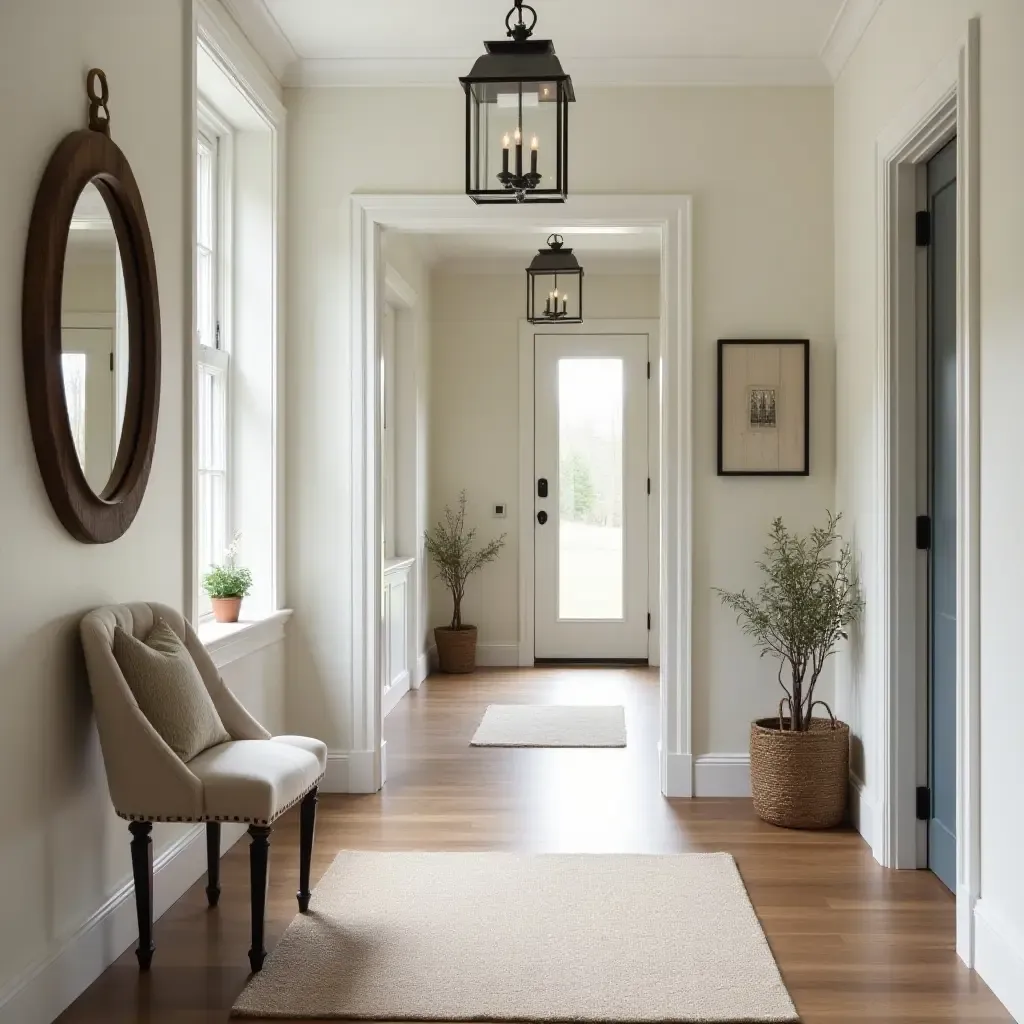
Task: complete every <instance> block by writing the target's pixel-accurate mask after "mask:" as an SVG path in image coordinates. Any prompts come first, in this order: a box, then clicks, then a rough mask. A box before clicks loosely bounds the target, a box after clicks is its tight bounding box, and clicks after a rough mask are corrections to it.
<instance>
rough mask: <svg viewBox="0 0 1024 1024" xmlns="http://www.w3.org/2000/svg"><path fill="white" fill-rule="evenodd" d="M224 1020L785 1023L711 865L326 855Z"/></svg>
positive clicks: (788, 1011) (731, 892)
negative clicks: (300, 909) (301, 903)
mask: <svg viewBox="0 0 1024 1024" xmlns="http://www.w3.org/2000/svg"><path fill="white" fill-rule="evenodd" d="M233 1012H234V1014H235V1015H237V1016H243V1017H261V1018H275V1017H285V1018H299V1019H348V1020H385V1021H551V1022H553V1021H559V1022H567V1021H580V1022H610V1021H621V1022H646V1021H657V1022H667V1021H673V1022H689V1021H694V1022H697V1021H711V1022H722V1024H724V1022H729V1024H737V1022H761V1021H797V1020H799V1017H798V1016H797V1014H796V1011H795V1010H794V1008H793V1003H792V1001H791V1000H790V998H789V994H788V993H787V992H786V988H785V986H784V985H783V983H782V978H781V977H780V975H779V971H778V968H777V967H776V965H775V961H774V959H773V958H772V954H771V950H770V949H769V948H768V942H767V940H766V939H765V937H764V933H763V932H762V931H761V926H760V924H759V923H758V920H757V917H756V915H755V914H754V908H753V907H752V906H751V904H750V900H749V899H748V898H747V894H746V890H745V889H744V886H743V882H742V880H741V879H740V875H739V872H738V871H737V869H736V865H735V864H734V863H733V859H732V857H731V856H730V855H729V854H725V853H712V854H679V855H674V856H636V855H618V854H567V855H563V854H535V855H527V854H510V853H349V852H345V853H341V854H339V855H338V857H337V859H336V860H335V861H334V863H333V864H332V865H331V867H330V869H329V870H328V871H327V874H326V875H325V876H324V878H323V880H322V881H321V882H320V884H319V885H318V886H317V888H316V891H315V892H314V893H313V899H312V902H311V903H310V907H309V913H308V914H305V915H303V914H299V915H298V916H297V917H296V918H295V920H294V921H292V923H291V925H289V927H288V930H287V931H286V932H285V933H284V936H283V937H282V939H281V941H280V942H279V943H278V945H277V948H276V949H274V950H273V951H272V952H271V954H270V956H269V957H268V958H267V961H266V963H265V964H264V967H263V970H262V972H261V973H259V974H257V975H255V976H254V977H253V978H252V979H251V980H250V982H249V984H248V985H247V986H246V988H245V990H244V991H243V992H242V994H241V995H240V996H239V998H238V1002H237V1003H235V1006H234V1011H233Z"/></svg>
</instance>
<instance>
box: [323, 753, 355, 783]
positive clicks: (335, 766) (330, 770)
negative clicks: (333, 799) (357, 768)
mask: <svg viewBox="0 0 1024 1024" xmlns="http://www.w3.org/2000/svg"><path fill="white" fill-rule="evenodd" d="M320 792H321V793H348V792H349V788H348V754H343V753H336V752H335V751H330V752H329V753H328V755H327V770H326V771H325V772H324V778H323V782H321V783H320Z"/></svg>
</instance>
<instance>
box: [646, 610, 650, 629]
mask: <svg viewBox="0 0 1024 1024" xmlns="http://www.w3.org/2000/svg"><path fill="white" fill-rule="evenodd" d="M650 628H651V613H650V612H648V613H647V629H648V630H650Z"/></svg>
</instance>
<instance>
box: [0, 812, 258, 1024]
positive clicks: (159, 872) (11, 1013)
mask: <svg viewBox="0 0 1024 1024" xmlns="http://www.w3.org/2000/svg"><path fill="white" fill-rule="evenodd" d="M205 832H206V830H205V827H204V826H203V825H196V826H195V827H194V828H190V829H189V830H188V832H186V833H185V834H184V835H183V836H181V838H179V839H178V840H177V841H176V842H174V843H173V844H172V845H171V846H170V847H168V848H167V849H166V850H164V851H163V853H161V854H160V855H159V856H158V857H157V858H156V859H155V860H154V862H153V916H154V918H159V917H160V916H161V915H162V914H163V913H164V912H165V911H166V910H167V908H168V907H170V906H171V904H172V903H174V902H175V900H177V899H180V897H181V896H182V894H183V893H184V892H185V891H186V890H187V889H188V888H189V887H190V886H191V885H192V884H193V883H194V882H195V881H196V880H197V879H198V878H200V877H202V875H203V874H204V873H205V872H206V837H205ZM243 835H245V826H244V825H229V824H224V826H223V827H222V828H221V853H224V852H225V851H226V850H228V849H229V848H230V847H232V846H233V845H234V844H235V843H236V842H238V840H239V839H240V838H241V837H242V836H243ZM128 840H129V835H128V829H127V828H125V830H124V841H125V843H126V844H127V843H128ZM155 932H156V934H155V936H154V939H155V942H156V955H155V957H154V961H153V963H154V969H155V970H159V964H160V929H159V927H158V928H156V929H155ZM138 936H139V930H138V925H137V922H136V917H135V886H134V885H133V884H132V882H131V881H129V882H126V883H125V884H124V885H123V886H121V888H120V889H118V890H117V892H115V893H114V894H113V895H112V896H111V897H110V898H109V899H108V900H107V901H106V903H104V904H103V906H101V907H100V908H99V910H97V911H96V912H95V913H94V914H93V915H92V916H91V917H89V918H88V920H86V921H85V923H84V924H83V925H82V926H81V927H80V928H79V929H78V930H77V931H76V932H75V933H74V934H73V935H72V936H71V937H70V938H68V939H66V940H65V941H64V942H63V943H62V944H61V945H60V946H59V947H58V948H57V949H55V950H54V951H53V952H52V953H51V954H50V955H49V956H48V957H47V958H46V959H45V960H42V961H40V962H38V963H36V964H33V965H32V966H31V967H30V968H28V970H26V971H24V972H23V973H22V974H21V975H20V976H19V977H17V978H15V979H14V981H13V982H11V984H9V985H8V986H7V988H6V989H5V990H4V991H3V992H2V993H0V1024H50V1021H52V1020H54V1019H55V1018H56V1017H58V1016H60V1014H61V1013H63V1012H64V1010H65V1009H67V1007H68V1006H70V1005H71V1003H73V1002H74V1001H75V1000H76V999H77V998H78V997H79V996H80V995H81V994H82V993H83V992H84V991H85V990H86V989H87V988H88V987H89V986H90V985H91V984H92V983H93V982H94V981H95V980H96V979H97V978H98V977H99V976H100V975H101V974H102V973H103V971H105V970H106V969H107V967H109V966H110V965H111V964H112V963H113V962H114V961H115V960H116V959H117V958H118V957H119V956H120V955H121V954H122V953H123V952H124V951H125V950H126V949H127V948H128V947H129V946H131V945H134V944H135V943H136V942H137V941H138ZM239 955H244V950H239Z"/></svg>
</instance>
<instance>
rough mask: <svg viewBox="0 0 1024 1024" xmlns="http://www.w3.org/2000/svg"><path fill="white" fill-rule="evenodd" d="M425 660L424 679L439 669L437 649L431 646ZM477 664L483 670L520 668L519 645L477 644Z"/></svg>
mask: <svg viewBox="0 0 1024 1024" xmlns="http://www.w3.org/2000/svg"><path fill="white" fill-rule="evenodd" d="M425 658H426V661H427V668H428V671H427V672H426V674H425V675H424V676H423V678H424V679H426V677H427V675H429V674H430V672H436V671H437V669H438V664H437V647H436V646H431V648H430V649H429V650H428V651H427V652H426V655H425ZM476 663H477V664H478V665H479V666H480V667H481V668H519V644H477V645H476ZM532 664H533V663H532V662H531V665H532Z"/></svg>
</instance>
